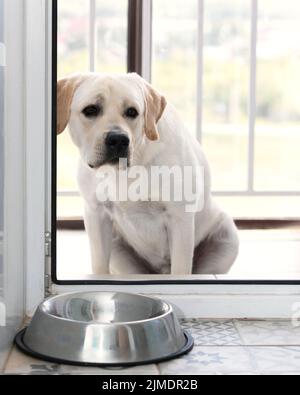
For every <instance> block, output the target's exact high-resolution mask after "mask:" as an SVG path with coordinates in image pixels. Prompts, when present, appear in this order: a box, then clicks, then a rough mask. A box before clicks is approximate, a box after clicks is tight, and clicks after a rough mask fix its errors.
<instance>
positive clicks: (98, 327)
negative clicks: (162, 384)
mask: <svg viewBox="0 0 300 395" xmlns="http://www.w3.org/2000/svg"><path fill="white" fill-rule="evenodd" d="M16 344H17V346H18V347H19V348H20V349H21V350H22V351H23V352H25V353H27V354H29V355H31V356H34V357H36V358H39V359H44V360H47V361H51V362H56V363H64V364H71V365H84V366H100V367H101V366H105V367H114V366H134V365H141V364H147V363H155V362H162V361H166V360H170V359H173V358H177V357H178V356H180V355H183V354H186V353H188V352H189V351H190V350H191V349H192V347H193V339H192V338H191V336H190V335H189V334H188V333H186V332H184V331H183V330H182V328H181V327H180V325H179V322H178V320H177V318H176V316H175V314H174V311H173V308H172V307H171V306H170V305H169V304H168V303H166V302H163V301H161V300H159V299H154V298H150V297H145V296H141V295H131V294H125V293H112V292H103V293H99V292H89V293H75V294H67V295H60V296H56V297H53V298H50V299H48V300H46V301H45V302H44V303H42V304H41V305H40V306H39V308H38V309H37V312H36V313H35V315H34V317H33V319H32V322H31V324H30V325H29V327H28V328H27V329H24V330H23V331H22V332H20V333H19V334H18V335H17V337H16Z"/></svg>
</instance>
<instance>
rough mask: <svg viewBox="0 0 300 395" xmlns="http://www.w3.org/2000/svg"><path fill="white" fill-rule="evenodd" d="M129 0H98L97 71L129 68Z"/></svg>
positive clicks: (117, 70)
mask: <svg viewBox="0 0 300 395" xmlns="http://www.w3.org/2000/svg"><path fill="white" fill-rule="evenodd" d="M127 16H128V0H113V1H111V0H110V1H108V0H97V66H96V68H97V71H99V72H110V73H113V72H116V73H125V72H126V70H127Z"/></svg>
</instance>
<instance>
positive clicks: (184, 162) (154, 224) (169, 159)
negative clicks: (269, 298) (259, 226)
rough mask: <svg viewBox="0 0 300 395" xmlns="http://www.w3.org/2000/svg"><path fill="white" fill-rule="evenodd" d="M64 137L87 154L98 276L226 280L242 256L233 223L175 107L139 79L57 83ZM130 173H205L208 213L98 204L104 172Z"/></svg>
mask: <svg viewBox="0 0 300 395" xmlns="http://www.w3.org/2000/svg"><path fill="white" fill-rule="evenodd" d="M57 110H58V111H57V133H58V134H60V133H62V132H63V131H64V130H65V128H66V127H67V125H68V124H69V129H70V133H71V137H72V140H73V142H74V144H75V145H76V146H77V147H78V148H79V151H80V164H79V171H78V183H79V189H80V192H81V194H82V196H83V198H84V200H85V226H86V231H87V233H88V236H89V240H90V247H91V257H92V266H93V271H94V273H95V274H156V273H157V274H172V275H190V274H225V273H227V272H228V271H229V269H230V268H231V266H232V264H233V263H234V261H235V259H236V256H237V254H238V246H239V241H238V235H237V229H236V227H235V225H234V222H233V220H232V218H230V217H229V216H228V215H227V214H225V213H224V212H223V211H222V210H220V208H219V207H218V206H217V205H216V204H215V202H214V201H213V200H212V198H211V191H210V172H209V166H208V163H207V161H206V159H205V156H204V153H203V151H202V149H201V146H200V144H199V143H198V142H197V140H196V139H195V138H194V137H193V136H192V135H191V134H190V133H189V132H188V131H187V130H186V128H185V126H184V124H183V122H182V120H181V119H180V117H179V115H178V114H177V112H176V110H175V109H174V107H173V106H172V105H171V104H169V103H167V101H166V99H165V98H164V97H163V96H162V95H161V94H160V93H159V92H157V91H156V90H155V89H154V88H153V87H152V86H151V85H149V84H148V83H147V82H146V81H145V80H143V79H142V78H141V77H139V76H138V75H137V74H127V75H104V74H78V75H72V76H70V77H68V78H65V79H62V80H60V81H59V82H58V107H57ZM121 158H123V159H124V158H125V159H127V161H128V165H129V166H143V167H145V168H147V169H149V168H150V167H151V166H168V167H170V168H171V167H172V166H176V165H177V166H181V167H183V166H190V167H196V166H201V167H202V168H203V169H204V184H203V191H202V193H203V198H204V204H203V207H202V209H201V210H199V211H195V212H187V210H186V205H185V203H186V202H182V204H180V203H178V202H172V201H170V202H166V201H155V202H153V201H148V202H146V201H140V202H137V201H132V202H131V201H128V202H121V201H120V202H118V201H114V202H111V201H108V202H103V201H99V199H98V197H97V193H96V191H97V185H98V182H99V180H98V178H97V173H98V172H99V170H101V169H102V168H105V167H107V166H110V167H111V166H114V167H117V166H118V165H117V163H118V162H119V159H121Z"/></svg>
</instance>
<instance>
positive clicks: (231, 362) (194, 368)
mask: <svg viewBox="0 0 300 395" xmlns="http://www.w3.org/2000/svg"><path fill="white" fill-rule="evenodd" d="M159 370H160V373H161V374H164V375H165V374H168V375H173V374H174V375H177V374H194V375H198V374H199V373H201V372H202V373H203V372H204V373H209V372H210V373H212V372H214V373H216V372H221V373H234V372H237V371H240V372H252V371H253V372H254V371H255V365H254V364H253V362H252V360H251V357H250V354H249V353H248V352H247V350H246V349H245V348H243V347H212V346H210V347H195V348H194V349H193V351H192V352H191V353H190V354H188V355H186V356H184V357H183V358H180V359H176V360H174V361H170V362H165V363H162V364H159Z"/></svg>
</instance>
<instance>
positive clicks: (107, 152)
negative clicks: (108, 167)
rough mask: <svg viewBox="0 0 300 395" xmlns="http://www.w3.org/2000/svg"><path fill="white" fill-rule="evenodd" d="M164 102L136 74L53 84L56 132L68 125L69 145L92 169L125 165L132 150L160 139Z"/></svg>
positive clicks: (90, 76)
mask: <svg viewBox="0 0 300 395" xmlns="http://www.w3.org/2000/svg"><path fill="white" fill-rule="evenodd" d="M166 105H167V102H166V100H165V98H164V97H163V96H162V95H161V94H159V93H158V92H157V91H156V90H155V89H153V88H152V87H151V86H150V85H149V84H148V83H147V82H146V81H145V80H143V79H142V78H141V77H139V76H138V75H137V74H127V75H102V74H77V75H72V76H70V77H68V78H64V79H62V80H60V81H59V82H58V91H57V133H58V134H60V133H62V132H63V131H64V130H65V128H66V126H67V125H68V124H69V126H70V133H71V137H72V140H73V142H74V143H75V144H76V146H77V147H78V148H79V150H80V154H81V157H82V159H83V160H84V162H85V163H86V164H87V165H88V166H89V167H91V168H95V169H97V168H99V167H100V166H102V165H104V164H116V163H118V162H119V159H123V158H126V159H127V160H128V163H130V161H131V158H132V155H133V154H134V150H135V147H136V146H137V145H138V144H141V142H143V141H144V140H145V139H148V140H151V141H155V140H158V139H159V133H158V129H157V123H158V121H159V120H160V118H161V116H162V114H163V112H164V110H165V107H166Z"/></svg>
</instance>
